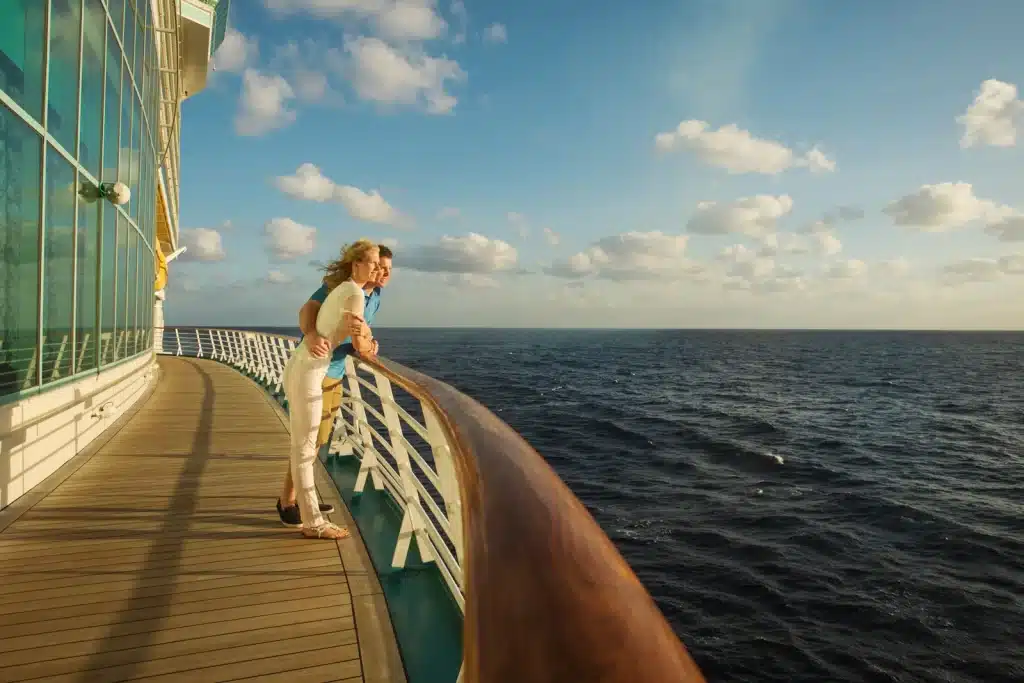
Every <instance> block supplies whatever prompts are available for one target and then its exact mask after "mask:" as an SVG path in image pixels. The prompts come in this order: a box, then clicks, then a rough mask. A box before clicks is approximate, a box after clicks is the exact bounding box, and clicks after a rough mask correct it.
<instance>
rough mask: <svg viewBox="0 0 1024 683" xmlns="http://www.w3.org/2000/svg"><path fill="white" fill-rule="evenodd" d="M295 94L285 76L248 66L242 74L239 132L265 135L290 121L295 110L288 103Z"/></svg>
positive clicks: (293, 118)
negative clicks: (261, 71)
mask: <svg viewBox="0 0 1024 683" xmlns="http://www.w3.org/2000/svg"><path fill="white" fill-rule="evenodd" d="M294 98H295V91H294V90H292V87H291V86H290V85H288V81H286V80H285V79H284V78H283V77H281V76H278V75H276V74H272V75H264V74H262V73H260V72H259V71H257V70H255V69H246V70H245V73H244V74H243V75H242V97H241V99H240V100H239V102H238V114H237V115H236V116H235V131H236V132H237V133H238V134H239V135H264V134H266V133H269V132H270V131H272V130H275V129H277V128H284V127H285V126H289V125H291V124H292V123H294V122H295V116H296V114H295V111H294V110H293V109H289V108H288V107H289V101H290V100H293V99H294Z"/></svg>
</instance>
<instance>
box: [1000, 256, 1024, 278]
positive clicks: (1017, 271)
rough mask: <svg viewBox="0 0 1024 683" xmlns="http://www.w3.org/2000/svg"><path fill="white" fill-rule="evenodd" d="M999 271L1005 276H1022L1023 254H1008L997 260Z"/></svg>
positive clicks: (1023, 267)
mask: <svg viewBox="0 0 1024 683" xmlns="http://www.w3.org/2000/svg"><path fill="white" fill-rule="evenodd" d="M999 269H1000V270H1001V271H1003V272H1004V273H1006V274H1007V275H1024V252H1017V253H1016V254H1008V255H1006V256H1003V257H1002V258H1000V259H999Z"/></svg>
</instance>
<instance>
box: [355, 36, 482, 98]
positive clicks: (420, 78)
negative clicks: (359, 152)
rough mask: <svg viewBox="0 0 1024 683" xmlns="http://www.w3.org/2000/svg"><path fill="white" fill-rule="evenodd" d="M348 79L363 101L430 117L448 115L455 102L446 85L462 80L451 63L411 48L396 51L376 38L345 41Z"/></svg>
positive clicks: (453, 62) (458, 67)
mask: <svg viewBox="0 0 1024 683" xmlns="http://www.w3.org/2000/svg"><path fill="white" fill-rule="evenodd" d="M345 51H346V52H347V53H348V55H349V57H350V63H349V65H348V72H349V77H350V79H351V81H352V87H353V89H354V90H355V92H356V94H357V95H358V96H359V97H360V98H361V99H363V100H365V101H369V102H376V103H378V104H382V105H408V106H422V107H423V108H424V109H425V110H426V111H427V112H428V113H430V114H448V113H451V112H452V111H453V110H454V109H455V105H456V104H457V102H458V100H457V99H456V98H455V97H454V96H453V95H451V94H450V93H449V92H448V91H447V87H448V85H449V83H459V82H462V81H464V80H465V79H466V73H465V72H464V71H463V70H462V68H461V67H460V66H459V65H458V63H457V62H455V61H454V60H451V59H448V58H447V57H431V56H429V55H427V54H425V53H423V52H422V51H421V50H419V49H417V48H415V47H406V48H404V49H400V48H397V47H393V46H391V45H388V44H387V43H385V42H384V41H383V40H380V39H379V38H370V37H365V36H361V37H358V38H354V39H352V40H348V41H346V43H345Z"/></svg>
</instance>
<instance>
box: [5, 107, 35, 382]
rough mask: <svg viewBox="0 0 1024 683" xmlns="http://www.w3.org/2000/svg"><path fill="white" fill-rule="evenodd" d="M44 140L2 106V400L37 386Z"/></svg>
mask: <svg viewBox="0 0 1024 683" xmlns="http://www.w3.org/2000/svg"><path fill="white" fill-rule="evenodd" d="M41 150H42V140H41V139H40V137H39V136H38V135H37V134H36V132H35V131H34V130H32V129H31V128H29V126H28V125H27V124H26V123H25V122H24V121H22V120H21V119H20V118H19V117H18V116H16V115H15V114H14V112H12V111H11V110H10V109H8V108H7V107H5V106H3V105H2V104H0V188H3V190H2V191H0V226H2V229H0V292H2V293H3V294H2V295H0V396H7V395H10V394H14V393H17V392H19V391H21V390H22V389H28V388H30V387H32V386H35V384H36V372H35V367H36V366H35V363H36V360H37V358H36V343H37V341H38V322H39V320H38V316H39V200H40V197H41V194H42V193H41V192H40V187H39V180H40V175H41V174H40V164H41V163H42V160H41V159H40V157H41V155H42V152H41Z"/></svg>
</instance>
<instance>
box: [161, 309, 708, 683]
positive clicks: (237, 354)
mask: <svg viewBox="0 0 1024 683" xmlns="http://www.w3.org/2000/svg"><path fill="white" fill-rule="evenodd" d="M165 334H166V335H167V336H165V339H164V347H163V348H164V349H165V352H167V353H171V354H175V355H189V356H203V357H209V358H212V359H214V360H219V361H221V362H225V363H227V364H229V365H232V366H234V367H235V368H237V369H239V370H241V371H243V372H245V373H247V374H249V375H250V376H251V377H253V378H254V379H256V380H257V381H259V382H261V383H262V384H263V385H264V387H266V388H267V390H268V391H269V392H270V393H271V394H274V395H276V396H278V397H279V398H280V389H281V373H282V371H283V368H284V363H285V362H286V360H287V358H288V355H289V354H290V353H291V352H292V350H293V349H294V348H295V344H296V342H297V340H295V339H293V338H289V337H283V336H279V335H267V334H263V333H257V332H245V331H238V330H210V329H201V330H196V329H194V328H193V329H185V328H180V329H175V328H167V330H166V332H165ZM361 373H362V374H366V373H369V374H371V375H372V376H373V378H374V380H375V382H373V383H371V382H369V381H367V380H366V379H365V378H364V377H362V376H361ZM346 377H347V384H348V387H347V390H346V393H345V399H344V401H343V408H346V407H347V408H346V409H343V411H342V412H343V415H347V419H344V420H341V421H340V424H339V430H340V433H341V441H342V442H343V443H344V444H347V445H348V446H351V447H352V449H353V450H354V451H355V453H354V454H355V455H357V456H358V457H359V458H360V460H361V465H360V476H359V478H358V479H357V484H356V490H357V491H359V490H361V487H362V486H365V485H366V484H367V483H369V484H370V485H372V486H373V487H374V488H375V489H377V490H381V489H384V490H387V491H388V492H389V493H390V494H391V496H392V498H393V499H394V500H395V502H396V503H397V504H398V505H399V507H401V508H402V509H403V510H404V514H405V520H404V521H403V532H404V537H403V536H400V538H399V541H398V543H399V548H396V552H395V559H394V560H393V562H392V564H393V566H394V567H401V566H403V564H404V561H405V560H404V550H402V544H403V543H405V544H406V547H407V546H408V543H409V542H410V538H411V537H413V536H415V538H416V540H417V542H418V546H419V547H420V549H421V552H422V550H423V549H426V550H427V551H428V555H429V554H431V553H432V554H433V555H434V557H433V558H432V560H431V561H435V562H437V564H438V568H439V570H441V572H442V574H443V575H445V578H446V581H447V582H448V585H449V588H450V589H451V590H452V593H453V597H454V598H455V600H456V601H457V602H458V603H459V605H460V607H461V608H463V610H464V615H465V616H464V626H463V658H464V661H463V671H462V674H461V676H460V678H461V679H462V680H463V681H464V682H465V683H521V682H522V681H529V682H530V683H564V682H565V681H596V680H600V681H603V682H604V683H627V682H628V683H633V682H635V681H643V682H644V683H669V682H671V683H701V682H702V681H703V680H704V679H703V676H702V675H701V673H700V671H699V670H698V668H697V666H696V664H695V663H694V662H693V660H692V659H691V658H690V655H689V654H688V652H687V651H686V648H685V647H684V646H683V644H682V643H681V642H680V640H679V638H678V637H677V636H676V635H675V633H674V632H673V631H672V629H671V627H670V626H669V624H668V622H667V621H666V620H665V617H664V616H663V615H662V614H661V612H660V611H659V610H658V608H657V606H656V605H655V603H654V601H653V599H652V598H651V596H650V595H649V594H648V592H647V590H646V589H645V588H644V587H643V585H642V584H641V583H640V581H639V579H637V577H636V575H635V574H634V573H633V571H632V570H631V569H630V567H629V566H628V564H627V563H626V561H625V560H624V559H623V557H622V556H621V554H619V552H618V550H617V549H616V548H615V546H614V545H613V544H612V542H611V541H610V540H609V539H608V537H607V536H606V535H605V534H604V532H603V531H602V530H601V528H600V527H599V526H598V524H597V522H596V521H595V520H594V519H593V517H592V516H591V515H590V513H589V512H587V510H586V508H585V507H584V506H583V505H582V503H580V501H579V500H578V499H577V498H576V497H575V496H574V495H573V494H572V492H571V491H570V490H569V489H568V487H566V486H565V484H564V483H563V482H562V481H561V480H560V479H559V478H558V476H557V474H555V472H554V470H553V469H551V467H550V466H549V465H548V464H547V462H546V461H545V460H544V458H542V457H541V456H540V454H539V453H537V451H535V450H534V449H533V448H532V447H531V446H530V445H529V444H528V443H527V442H526V441H525V440H524V439H523V438H522V437H521V436H520V435H519V434H518V433H516V432H515V431H514V430H513V429H512V428H511V427H509V426H508V425H507V424H505V423H504V422H503V421H502V420H500V419H499V418H498V417H496V416H495V415H494V414H493V413H491V412H490V411H489V410H487V408H485V407H484V406H483V405H481V404H480V403H478V402H477V401H475V400H473V399H471V398H469V397H468V396H466V395H464V394H462V393H460V392H459V391H457V390H456V389H454V388H453V387H451V386H449V385H448V384H445V383H444V382H440V381H438V380H435V379H433V378H431V377H428V376H426V375H423V374H421V373H418V372H416V371H414V370H411V369H409V368H406V367H403V366H402V365H400V364H398V363H394V362H392V361H388V360H384V359H380V360H373V361H371V360H355V359H353V358H351V357H350V358H349V359H348V363H347V369H346ZM395 386H397V387H399V388H400V389H402V390H403V391H404V392H406V394H407V395H408V396H407V398H412V399H413V403H418V404H419V406H420V407H421V409H422V414H423V423H420V422H419V421H418V420H417V419H416V418H415V417H414V416H413V415H412V414H411V413H412V411H411V410H409V409H407V408H409V407H411V406H410V404H409V401H407V400H397V399H396V397H395V396H394V395H393V387H395ZM364 390H369V391H371V392H372V393H373V394H375V398H376V399H377V400H376V407H374V403H372V402H370V401H368V400H367V399H369V398H370V397H369V396H367V397H366V398H363V396H362V391H364ZM403 403H405V404H406V407H403V405H402V404H403ZM371 417H374V418H376V421H377V424H383V425H384V432H385V433H386V434H387V436H383V435H381V434H380V433H379V432H378V431H377V430H376V429H375V428H374V427H373V426H372V425H371V424H370V418H371ZM403 425H405V426H407V427H409V428H410V429H411V432H410V434H409V438H406V435H405V433H404V432H403V430H402V426H403ZM416 435H419V439H418V441H419V443H412V442H411V441H410V439H414V440H416ZM421 448H422V449H423V450H424V451H425V452H424V453H423V454H422V455H421V454H420V453H419V450H420V449H421ZM428 453H429V454H430V455H429V456H428V455H427V454H428ZM385 455H386V456H387V457H385ZM425 456H426V457H425ZM431 456H432V457H431ZM414 463H415V464H416V467H413V464H414ZM428 483H429V484H432V485H434V488H435V491H430V490H428V489H427V484H428ZM428 499H429V500H428ZM428 510H429V511H430V512H428ZM452 551H454V552H452ZM439 683H443V682H439Z"/></svg>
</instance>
